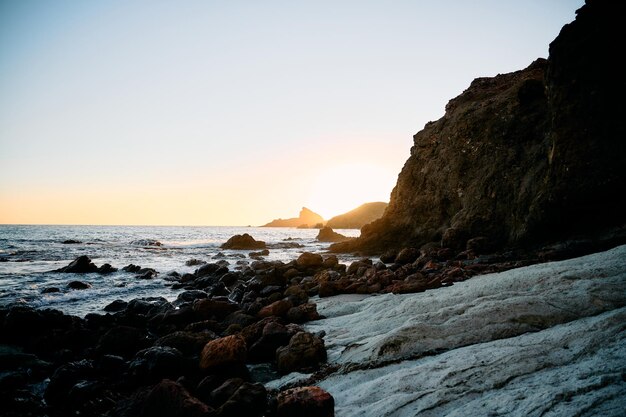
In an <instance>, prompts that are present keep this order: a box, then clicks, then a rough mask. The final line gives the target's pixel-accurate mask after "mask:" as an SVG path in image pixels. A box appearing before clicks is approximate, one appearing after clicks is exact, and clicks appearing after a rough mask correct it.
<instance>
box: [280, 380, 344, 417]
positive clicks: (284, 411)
mask: <svg viewBox="0 0 626 417" xmlns="http://www.w3.org/2000/svg"><path fill="white" fill-rule="evenodd" d="M276 416H277V417H293V416H298V417H334V416H335V400H334V398H333V396H332V395H330V394H329V393H328V392H326V391H324V390H323V389H321V388H319V387H299V388H292V389H288V390H286V391H283V392H281V393H279V394H278V396H277V407H276Z"/></svg>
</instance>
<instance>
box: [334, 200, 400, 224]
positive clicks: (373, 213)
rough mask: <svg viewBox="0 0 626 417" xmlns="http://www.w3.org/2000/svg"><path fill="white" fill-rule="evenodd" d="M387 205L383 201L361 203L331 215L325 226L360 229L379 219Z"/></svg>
mask: <svg viewBox="0 0 626 417" xmlns="http://www.w3.org/2000/svg"><path fill="white" fill-rule="evenodd" d="M387 205H388V204H387V203H383V202H375V203H365V204H361V205H360V206H359V207H357V208H355V209H354V210H350V211H349V212H347V213H344V214H340V215H338V216H335V217H333V218H332V219H330V220H329V221H328V222H327V223H326V226H328V227H331V228H333V229H360V228H361V227H363V226H365V225H366V224H368V223H371V222H373V221H374V220H377V219H380V218H381V217H382V216H383V213H384V212H385V209H386V208H387Z"/></svg>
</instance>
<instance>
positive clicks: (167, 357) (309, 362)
mask: <svg viewBox="0 0 626 417" xmlns="http://www.w3.org/2000/svg"><path fill="white" fill-rule="evenodd" d="M622 237H623V236H622V235H610V236H605V237H604V238H603V239H599V238H596V239H594V240H591V241H583V240H578V241H569V242H562V243H560V244H558V245H552V246H550V247H544V248H541V250H536V251H518V252H506V253H492V254H486V253H487V252H485V251H484V248H486V247H488V245H487V243H488V242H485V241H484V240H477V241H474V242H471V244H468V248H467V249H466V250H464V251H461V252H459V251H454V250H452V249H450V248H432V249H425V248H423V249H422V250H418V249H416V248H405V249H402V250H401V251H390V252H388V253H385V254H384V255H382V256H381V257H380V261H378V260H375V259H374V260H373V259H369V258H364V259H361V260H358V261H355V262H353V263H352V264H351V265H349V266H346V265H343V264H340V263H339V262H338V259H337V257H336V256H334V255H332V254H326V255H324V256H322V255H320V254H315V253H308V252H305V253H303V254H301V255H300V256H299V257H298V258H297V259H295V260H293V261H291V262H287V263H285V262H280V261H265V260H256V261H254V262H252V263H251V264H250V265H246V266H243V267H241V268H240V269H238V270H230V269H229V268H228V263H227V262H226V261H223V260H222V261H218V262H216V263H206V264H202V265H200V266H199V268H198V269H196V270H195V272H194V273H193V274H190V273H187V274H183V275H180V274H171V275H170V276H168V280H167V281H165V283H166V284H165V285H166V286H170V287H171V288H173V289H176V290H180V291H182V292H180V294H179V295H178V298H177V299H176V300H174V301H173V302H169V301H167V300H166V299H165V298H162V297H151V298H139V299H134V300H131V301H128V302H126V301H123V300H118V301H115V302H113V303H111V304H109V305H108V306H106V307H105V308H104V310H105V311H104V312H103V314H100V313H91V314H88V315H86V316H85V317H84V318H79V317H76V316H70V315H66V314H63V313H62V312H60V311H57V310H51V309H42V310H36V309H34V308H31V307H28V306H23V305H16V306H11V307H7V308H2V309H0V323H1V325H2V327H1V330H2V331H1V332H0V335H1V336H0V342H1V343H2V346H3V349H2V354H1V355H0V366H1V367H2V369H1V370H0V372H1V373H0V375H1V376H0V388H2V390H1V391H2V393H3V394H2V396H3V404H5V410H6V412H7V413H8V414H7V415H13V416H17V415H20V416H23V415H31V416H36V415H51V416H54V415H68V414H77V413H78V414H80V415H86V416H96V415H108V416H131V415H133V416H134V415H145V416H147V415H170V416H171V415H203V416H209V415H214V416H230V415H232V416H235V415H236V416H248V415H249V416H262V415H265V416H287V415H294V414H299V413H303V415H311V416H332V415H334V414H333V413H334V412H333V407H334V406H333V404H334V401H333V398H332V396H331V395H330V394H328V393H326V392H325V391H323V390H321V389H320V388H318V387H315V386H302V383H300V384H296V385H295V386H291V387H289V388H290V390H283V391H276V390H267V389H266V388H265V387H264V386H263V383H265V382H268V381H270V380H273V379H276V378H279V377H280V376H282V375H286V374H289V373H291V372H301V373H310V374H315V373H317V375H318V377H317V378H315V377H314V378H313V379H312V381H315V380H316V379H319V376H320V375H324V374H326V373H328V372H331V371H333V368H332V366H326V365H325V362H326V359H327V352H326V348H325V341H324V331H323V330H321V331H319V332H317V333H311V332H308V331H306V330H305V329H304V328H303V327H302V324H304V323H307V322H311V321H314V320H318V319H320V318H322V317H321V316H320V315H319V314H318V311H317V307H316V304H315V303H314V302H312V300H311V297H315V296H319V297H328V296H333V295H338V294H383V293H394V294H404V293H416V292H423V291H426V290H432V289H435V288H439V287H447V286H451V285H453V284H454V283H455V282H460V281H464V280H466V279H468V278H470V277H472V276H474V275H479V274H485V273H490V272H499V271H504V270H508V269H512V268H518V267H520V266H525V265H530V264H533V263H538V262H543V261H548V260H556V259H564V258H571V257H573V256H579V255H582V254H584V253H589V252H592V251H597V250H602V249H606V248H608V247H612V246H615V244H616V243H617V242H620V241H622V240H623V239H622ZM242 239H243V240H242ZM233 240H234V241H239V242H240V243H241V242H242V241H245V242H247V244H249V245H250V248H255V249H258V248H259V247H261V245H260V244H259V242H258V241H254V239H253V238H252V237H251V236H246V237H243V236H237V237H233ZM129 268H132V270H133V271H136V272H137V273H138V274H139V275H138V277H140V278H142V277H144V276H145V275H146V274H150V275H151V276H153V275H155V274H156V273H157V272H156V271H151V270H145V271H144V269H142V268H141V267H139V266H135V265H129V266H127V267H124V269H125V270H130V269H129ZM112 269H114V268H113V267H111V266H110V265H108V264H107V265H106V266H104V265H103V266H102V267H97V266H96V265H94V264H93V263H92V262H91V260H90V259H89V258H87V257H85V256H83V257H80V258H78V259H76V260H75V261H73V262H72V263H71V264H70V265H68V266H67V267H64V268H61V269H60V270H58V272H62V273H71V274H72V276H80V274H82V273H89V272H99V273H102V274H104V273H107V271H111V270H112ZM146 279H149V277H148V278H146ZM81 283H82V284H85V285H79V284H81ZM70 284H71V285H72V286H73V288H75V290H80V289H81V288H87V286H88V283H83V282H82V281H78V280H75V279H72V280H71V282H70V283H69V284H68V285H70ZM307 413H308V414H307Z"/></svg>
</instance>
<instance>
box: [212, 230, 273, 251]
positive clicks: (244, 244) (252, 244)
mask: <svg viewBox="0 0 626 417" xmlns="http://www.w3.org/2000/svg"><path fill="white" fill-rule="evenodd" d="M220 247H221V248H222V249H265V242H263V241H261V240H255V239H254V238H253V237H252V236H250V235H249V234H247V233H244V234H243V235H235V236H233V237H231V238H230V239H228V241H226V243H224V244H223V245H222V246H220Z"/></svg>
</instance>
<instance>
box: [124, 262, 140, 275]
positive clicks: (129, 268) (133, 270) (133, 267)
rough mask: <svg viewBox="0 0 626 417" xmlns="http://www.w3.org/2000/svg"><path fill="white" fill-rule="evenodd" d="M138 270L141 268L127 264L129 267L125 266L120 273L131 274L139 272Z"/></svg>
mask: <svg viewBox="0 0 626 417" xmlns="http://www.w3.org/2000/svg"><path fill="white" fill-rule="evenodd" d="M139 270H141V267H140V266H139V265H135V264H129V265H126V266H125V267H124V268H122V271H126V272H132V273H137V272H139Z"/></svg>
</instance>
